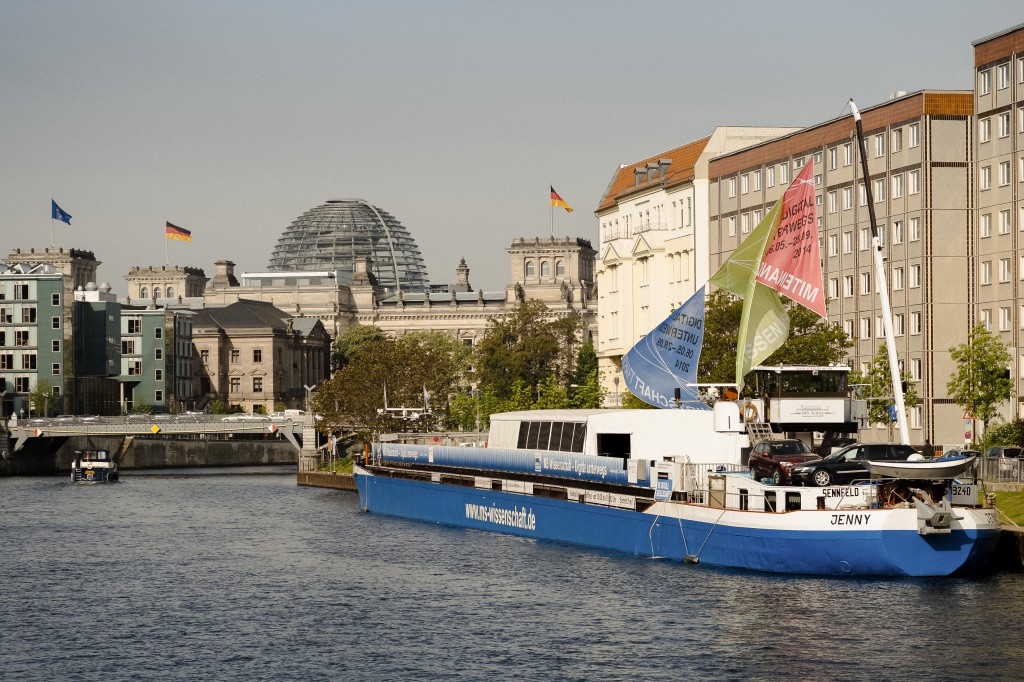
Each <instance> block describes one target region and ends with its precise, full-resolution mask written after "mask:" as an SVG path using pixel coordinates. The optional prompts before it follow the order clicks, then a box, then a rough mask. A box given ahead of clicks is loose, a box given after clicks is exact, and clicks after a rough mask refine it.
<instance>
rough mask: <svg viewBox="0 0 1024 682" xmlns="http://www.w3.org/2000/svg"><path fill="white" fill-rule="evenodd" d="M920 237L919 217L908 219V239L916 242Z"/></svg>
mask: <svg viewBox="0 0 1024 682" xmlns="http://www.w3.org/2000/svg"><path fill="white" fill-rule="evenodd" d="M919 239H921V219H920V218H911V219H910V241H912V242H916V241H918V240H919Z"/></svg>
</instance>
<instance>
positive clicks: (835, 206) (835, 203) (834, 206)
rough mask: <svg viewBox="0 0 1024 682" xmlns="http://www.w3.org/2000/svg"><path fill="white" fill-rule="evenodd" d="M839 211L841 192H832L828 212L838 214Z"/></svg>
mask: <svg viewBox="0 0 1024 682" xmlns="http://www.w3.org/2000/svg"><path fill="white" fill-rule="evenodd" d="M838 211H839V191H838V190H831V191H830V192H829V193H828V212H829V213H836V212H838Z"/></svg>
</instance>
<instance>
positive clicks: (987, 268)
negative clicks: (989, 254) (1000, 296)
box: [981, 260, 992, 285]
mask: <svg viewBox="0 0 1024 682" xmlns="http://www.w3.org/2000/svg"><path fill="white" fill-rule="evenodd" d="M981 283H982V285H985V284H992V261H990V260H987V261H982V263H981Z"/></svg>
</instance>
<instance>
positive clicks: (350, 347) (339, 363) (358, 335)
mask: <svg viewBox="0 0 1024 682" xmlns="http://www.w3.org/2000/svg"><path fill="white" fill-rule="evenodd" d="M385 339H387V335H386V334H385V333H384V330H382V329H381V328H380V327H375V326H373V325H356V326H354V327H349V328H348V329H346V330H345V331H344V333H342V334H340V335H339V336H338V338H337V339H336V340H335V341H334V346H333V348H332V349H331V368H332V369H336V370H337V369H341V368H342V367H344V366H345V365H347V364H348V363H349V362H350V361H351V359H352V357H353V356H355V355H357V354H358V353H359V351H360V350H361V349H363V348H364V347H366V346H367V345H369V344H371V343H374V342H376V341H384V340H385Z"/></svg>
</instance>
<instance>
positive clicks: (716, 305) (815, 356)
mask: <svg viewBox="0 0 1024 682" xmlns="http://www.w3.org/2000/svg"><path fill="white" fill-rule="evenodd" d="M783 302H784V303H785V306H786V313H787V314H788V315H789V339H788V340H787V341H786V343H785V344H783V346H782V347H781V348H779V349H778V350H777V351H775V352H774V353H773V354H772V355H771V356H770V357H768V358H767V359H766V360H765V361H764V363H763V364H766V365H782V364H786V365H829V364H837V363H841V362H842V361H843V359H844V358H845V357H846V355H847V351H849V350H850V348H852V347H853V340H852V339H851V338H850V337H849V336H847V335H846V332H845V331H843V328H842V325H840V324H839V323H830V322H829V321H828V320H827V319H825V318H822V317H819V316H818V315H817V314H815V313H813V312H811V311H810V310H808V309H807V308H804V307H803V306H801V305H798V304H796V303H794V302H793V301H791V300H789V299H788V298H785V297H784V298H783ZM742 314H743V300H742V299H740V298H736V297H735V296H732V295H731V294H730V293H729V292H727V291H725V290H724V289H716V290H715V291H713V292H712V293H711V295H709V296H708V298H707V302H706V304H705V313H704V345H703V349H702V350H701V355H700V364H699V365H698V367H697V377H698V381H700V382H702V383H731V382H733V381H735V377H736V345H737V338H738V336H739V330H740V321H741V318H742ZM741 388H742V387H741Z"/></svg>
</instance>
